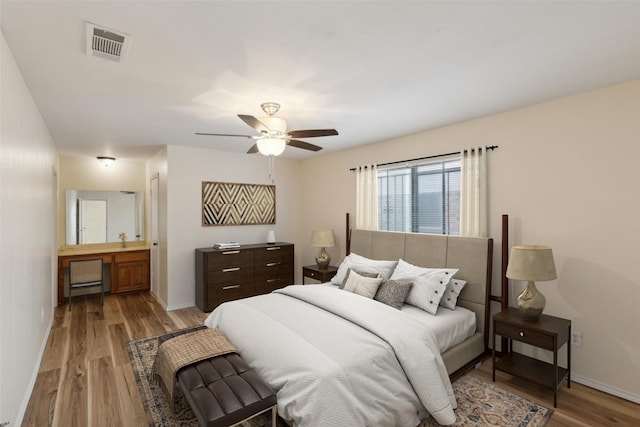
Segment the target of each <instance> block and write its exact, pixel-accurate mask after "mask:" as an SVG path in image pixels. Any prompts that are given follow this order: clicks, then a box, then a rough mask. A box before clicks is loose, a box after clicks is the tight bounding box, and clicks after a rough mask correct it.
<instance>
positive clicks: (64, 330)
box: [22, 293, 640, 427]
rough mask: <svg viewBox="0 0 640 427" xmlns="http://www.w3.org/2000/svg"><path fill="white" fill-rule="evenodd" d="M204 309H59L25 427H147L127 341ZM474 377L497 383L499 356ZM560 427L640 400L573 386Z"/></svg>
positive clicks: (633, 414)
mask: <svg viewBox="0 0 640 427" xmlns="http://www.w3.org/2000/svg"><path fill="white" fill-rule="evenodd" d="M205 318H206V314H205V313H202V312H201V311H200V310H199V309H198V308H196V307H192V308H187V309H183V310H176V311H172V312H166V311H164V309H163V308H162V307H161V306H160V304H158V302H157V301H156V300H155V299H154V297H152V296H151V294H149V293H135V294H127V295H115V296H112V295H105V301H104V307H101V306H100V300H99V298H98V297H95V296H88V297H74V300H73V311H71V312H69V311H68V308H67V306H66V305H65V306H60V307H57V308H56V310H55V319H54V324H53V328H52V330H51V333H50V335H49V338H48V341H47V347H46V350H45V354H44V356H43V359H42V363H41V366H40V370H39V373H38V376H37V379H36V384H35V386H34V390H33V393H32V395H31V399H30V400H29V405H28V407H27V410H26V413H25V416H24V420H23V424H22V425H23V426H38V427H40V426H60V427H62V426H64V427H67V426H78V427H84V426H96V427H97V426H145V425H146V423H147V421H146V416H145V413H144V409H143V407H142V403H141V401H140V397H139V394H138V389H137V385H136V381H135V378H134V374H133V370H132V368H131V364H130V363H129V356H128V354H127V350H126V347H125V343H126V342H127V341H129V340H132V339H139V338H144V337H147V336H152V335H159V334H162V333H164V332H169V331H172V330H176V329H181V328H186V327H189V326H194V325H199V324H202V322H203V321H204V319H205ZM471 375H474V376H478V377H481V378H484V379H485V380H487V381H489V382H490V381H491V361H490V360H489V361H487V362H485V363H483V365H482V367H481V368H480V369H477V370H474V371H473V372H471ZM496 383H497V384H498V385H499V386H500V387H503V388H505V389H507V390H509V391H512V392H513V393H515V394H518V395H521V396H526V397H529V398H530V399H532V400H534V401H537V402H539V403H541V404H543V405H545V406H548V407H553V393H551V391H550V390H548V389H544V388H540V387H537V386H535V385H533V384H531V383H528V382H526V381H524V380H519V379H515V378H511V377H510V376H509V375H507V374H502V373H499V374H498V381H497V382H496ZM547 425H548V426H549V427H554V426H598V425H602V426H613V425H617V426H637V425H640V405H637V404H635V403H631V402H629V401H626V400H622V399H619V398H616V397H613V396H610V395H607V394H605V393H602V392H599V391H597V390H594V389H591V388H589V387H585V386H583V385H581V384H578V383H575V382H574V383H572V385H571V389H567V388H566V387H564V386H563V387H562V388H561V390H560V392H559V394H558V408H556V409H555V411H554V414H553V416H552V418H551V420H550V422H549V423H548V424H547Z"/></svg>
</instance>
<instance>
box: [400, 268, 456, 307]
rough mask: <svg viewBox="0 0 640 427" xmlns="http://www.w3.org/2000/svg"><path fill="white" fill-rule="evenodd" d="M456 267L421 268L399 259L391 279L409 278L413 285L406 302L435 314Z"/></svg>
mask: <svg viewBox="0 0 640 427" xmlns="http://www.w3.org/2000/svg"><path fill="white" fill-rule="evenodd" d="M457 272H458V269H457V268H423V267H418V266H417V265H413V264H410V263H408V262H406V261H405V260H402V259H401V260H399V261H398V265H397V266H396V269H395V270H394V271H393V274H392V275H391V280H409V281H412V282H413V286H412V287H411V290H410V291H409V294H408V295H407V299H406V301H405V302H406V303H407V304H411V305H413V306H416V307H418V308H421V309H423V310H424V311H426V312H427V313H431V314H436V310H437V309H438V304H439V303H440V300H441V299H442V295H444V290H445V289H446V287H447V284H448V283H449V281H450V280H451V279H452V278H453V276H454V274H456V273H457Z"/></svg>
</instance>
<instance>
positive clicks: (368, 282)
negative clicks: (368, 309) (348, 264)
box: [344, 270, 384, 299]
mask: <svg viewBox="0 0 640 427" xmlns="http://www.w3.org/2000/svg"><path fill="white" fill-rule="evenodd" d="M383 280H384V279H383V278H381V277H380V278H378V277H364V276H361V275H359V274H358V273H356V272H355V271H353V270H351V273H350V274H349V278H348V279H347V283H345V285H344V290H345V291H347V292H353V293H355V294H358V295H362V296H363V297H367V298H369V299H373V297H374V296H375V295H376V292H377V291H378V287H380V284H381V283H382V281H383Z"/></svg>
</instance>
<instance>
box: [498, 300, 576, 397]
mask: <svg viewBox="0 0 640 427" xmlns="http://www.w3.org/2000/svg"><path fill="white" fill-rule="evenodd" d="M496 335H500V336H502V337H505V338H508V340H509V341H508V343H509V344H508V347H507V349H502V355H501V356H500V357H499V358H497V359H496V350H495V348H496ZM512 340H516V341H520V342H523V343H526V344H530V345H533V346H536V347H539V348H543V349H545V350H549V351H552V352H553V365H552V364H549V363H546V362H543V361H541V360H538V359H534V358H532V357H529V356H525V355H523V354H519V353H514V352H513V351H512V349H511V347H512ZM570 340H571V320H567V319H562V318H560V317H554V316H548V315H546V314H542V315H541V316H540V318H539V319H538V320H537V321H531V320H524V319H523V318H522V314H520V311H519V310H518V309H517V308H513V307H509V308H507V309H506V310H503V311H501V312H500V313H497V314H496V315H495V316H493V351H492V353H493V354H492V357H493V381H494V382H495V380H496V369H497V370H499V371H503V372H507V373H508V374H511V375H513V376H516V377H520V378H524V379H527V380H529V381H532V382H534V383H536V384H540V385H542V386H545V387H549V388H553V406H554V408H556V407H558V388H559V387H560V384H561V383H562V381H563V380H564V378H565V377H566V378H567V388H571V341H570ZM565 343H566V344H567V369H565V368H561V367H559V366H558V349H560V347H562V346H563V345H564V344H565Z"/></svg>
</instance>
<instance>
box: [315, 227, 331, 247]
mask: <svg viewBox="0 0 640 427" xmlns="http://www.w3.org/2000/svg"><path fill="white" fill-rule="evenodd" d="M335 245H336V239H335V236H334V235H333V230H331V229H328V228H321V229H317V230H313V231H312V232H311V246H313V247H316V248H331V247H333V246H335Z"/></svg>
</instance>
